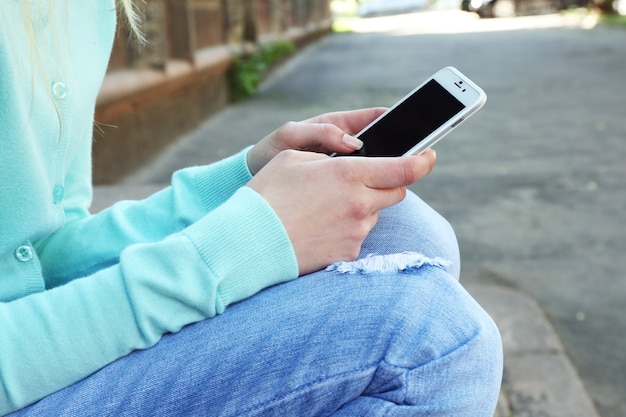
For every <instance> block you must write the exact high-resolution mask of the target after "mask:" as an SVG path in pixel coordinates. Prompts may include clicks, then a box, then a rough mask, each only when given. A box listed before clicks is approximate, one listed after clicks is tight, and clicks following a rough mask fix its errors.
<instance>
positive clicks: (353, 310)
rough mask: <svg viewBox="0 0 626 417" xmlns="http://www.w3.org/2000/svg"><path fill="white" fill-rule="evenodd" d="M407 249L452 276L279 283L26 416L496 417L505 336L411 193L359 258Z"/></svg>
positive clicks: (335, 276) (449, 241)
mask: <svg viewBox="0 0 626 417" xmlns="http://www.w3.org/2000/svg"><path fill="white" fill-rule="evenodd" d="M407 251H409V252H417V253H420V254H423V255H424V256H426V257H431V258H437V257H438V258H444V259H447V260H449V261H451V262H450V266H449V267H445V266H441V265H439V266H433V265H430V264H428V263H427V264H424V265H422V266H420V267H418V268H409V269H405V270H404V271H401V272H384V273H374V272H371V273H367V274H362V273H356V274H345V273H344V274H342V273H339V272H337V271H320V272H317V273H314V274H311V275H308V276H306V277H302V278H300V279H297V280H295V281H292V282H289V283H286V284H281V285H278V286H274V287H272V288H269V289H267V290H264V291H262V292H261V293H259V294H257V295H255V296H253V297H251V298H249V299H247V300H245V301H242V302H240V303H237V304H235V305H233V306H231V307H229V308H228V309H227V310H226V311H225V312H224V313H223V314H222V315H220V316H217V317H215V318H212V319H209V320H205V321H202V322H200V323H196V324H193V325H190V326H187V327H185V328H184V329H183V330H182V331H180V332H179V333H177V334H171V335H167V336H165V337H164V338H163V339H162V340H161V341H160V342H159V343H158V344H157V345H156V346H154V347H152V348H150V349H147V350H143V351H137V352H134V353H132V354H131V355H129V356H127V357H124V358H122V359H119V360H117V361H116V362H114V363H112V364H110V365H109V366H107V367H105V368H104V369H102V370H100V371H99V372H97V373H95V374H94V375H91V376H90V377H88V378H86V379H84V380H83V381H80V382H78V383H76V384H74V385H72V386H70V387H68V388H66V389H63V390H61V391H59V392H57V393H55V394H53V395H50V396H49V397H46V398H45V399H43V400H41V401H40V402H39V403H37V404H35V405H33V406H30V407H28V408H26V409H24V410H22V411H20V412H17V413H15V415H19V416H52V415H55V416H59V415H67V416H91V415H94V416H181V415H193V416H233V417H235V416H237V417H240V416H283V417H285V416H297V417H300V416H328V415H333V416H468V417H470V416H471V417H480V416H485V417H487V416H489V417H491V416H493V412H494V409H495V405H496V401H497V398H498V393H499V389H500V382H501V376H502V346H501V340H500V335H499V333H498V330H497V328H496V327H495V325H494V323H493V321H492V320H491V318H490V317H489V316H488V315H487V314H486V313H485V312H484V311H483V310H482V308H481V307H480V306H479V305H478V304H477V303H476V302H475V301H474V300H473V299H472V298H471V297H470V296H469V294H468V293H467V292H466V291H465V290H464V289H463V288H462V287H461V285H460V284H459V283H458V282H457V279H458V275H459V252H458V247H457V244H456V239H455V237H454V234H453V232H452V229H451V228H450V226H449V224H448V223H447V222H446V221H445V220H444V219H443V218H441V217H440V216H439V215H438V214H437V213H436V212H434V211H433V210H432V209H431V208H430V207H428V206H427V205H426V204H425V203H423V202H422V201H421V200H420V199H419V198H418V197H416V196H415V195H413V194H409V195H408V196H407V198H406V199H405V201H404V202H402V203H400V204H399V205H396V206H394V207H392V208H390V209H387V210H384V211H383V212H381V217H380V221H379V223H378V225H377V226H376V227H375V229H374V230H373V231H372V232H371V233H370V236H369V237H368V238H367V240H366V241H365V242H364V244H363V247H362V253H361V256H362V257H364V256H366V255H368V254H378V255H384V254H395V253H399V252H407ZM42 348H45V347H42Z"/></svg>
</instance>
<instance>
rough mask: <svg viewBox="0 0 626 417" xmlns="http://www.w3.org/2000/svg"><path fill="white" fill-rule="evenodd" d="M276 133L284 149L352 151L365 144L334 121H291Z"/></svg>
mask: <svg viewBox="0 0 626 417" xmlns="http://www.w3.org/2000/svg"><path fill="white" fill-rule="evenodd" d="M276 134H277V139H278V141H279V143H283V144H284V145H283V148H284V149H299V150H308V151H316V152H324V153H330V152H340V153H351V152H354V151H355V150H358V149H361V147H362V146H363V142H361V141H360V140H359V139H357V138H355V137H352V136H350V135H347V134H346V132H345V131H343V130H342V129H341V128H340V127H338V126H337V125H335V124H332V123H308V122H289V123H286V124H285V125H283V126H282V127H281V128H280V129H279V130H278V131H277V132H276Z"/></svg>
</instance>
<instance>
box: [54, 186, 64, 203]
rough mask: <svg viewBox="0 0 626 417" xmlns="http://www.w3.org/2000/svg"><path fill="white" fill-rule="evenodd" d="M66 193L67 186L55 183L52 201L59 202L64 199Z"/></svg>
mask: <svg viewBox="0 0 626 417" xmlns="http://www.w3.org/2000/svg"><path fill="white" fill-rule="evenodd" d="M64 195H65V188H64V187H63V186H62V185H60V184H57V185H55V186H54V189H53V190H52V201H53V202H54V204H59V203H60V202H61V201H62V200H63V196H64Z"/></svg>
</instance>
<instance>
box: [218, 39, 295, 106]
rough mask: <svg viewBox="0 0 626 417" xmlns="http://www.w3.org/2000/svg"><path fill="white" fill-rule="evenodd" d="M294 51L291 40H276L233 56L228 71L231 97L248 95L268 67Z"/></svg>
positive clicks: (262, 78)
mask: <svg viewBox="0 0 626 417" xmlns="http://www.w3.org/2000/svg"><path fill="white" fill-rule="evenodd" d="M295 51H296V46H295V44H294V43H293V42H291V41H278V42H274V43H271V44H267V45H263V46H259V47H258V48H256V49H255V50H254V51H253V52H252V53H250V54H247V55H242V56H239V57H237V58H235V60H234V61H233V64H232V66H231V68H230V72H229V79H230V86H231V92H232V96H233V99H234V100H235V101H238V100H243V99H245V98H247V97H250V96H251V95H252V94H253V93H254V92H255V91H256V89H257V88H258V86H259V84H260V83H261V82H262V81H263V80H264V79H265V77H266V76H267V74H268V72H269V70H270V68H271V67H272V66H273V65H274V64H276V63H277V62H278V61H280V60H282V59H283V58H285V57H287V56H289V55H291V54H293V53H294V52H295Z"/></svg>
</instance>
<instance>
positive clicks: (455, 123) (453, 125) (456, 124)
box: [452, 117, 465, 127]
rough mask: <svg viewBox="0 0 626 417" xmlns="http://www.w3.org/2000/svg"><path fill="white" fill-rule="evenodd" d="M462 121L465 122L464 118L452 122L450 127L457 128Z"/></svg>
mask: <svg viewBox="0 0 626 417" xmlns="http://www.w3.org/2000/svg"><path fill="white" fill-rule="evenodd" d="M463 120H465V118H464V117H461V118H460V119H459V120H457V121H456V122H454V123H453V124H452V127H457V126H458V125H459V123H461V122H462V121H463Z"/></svg>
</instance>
